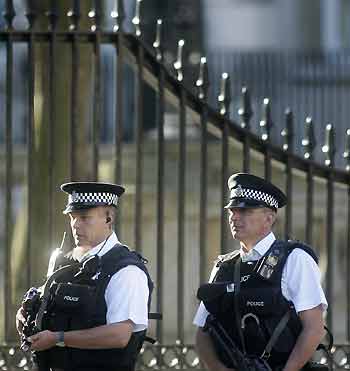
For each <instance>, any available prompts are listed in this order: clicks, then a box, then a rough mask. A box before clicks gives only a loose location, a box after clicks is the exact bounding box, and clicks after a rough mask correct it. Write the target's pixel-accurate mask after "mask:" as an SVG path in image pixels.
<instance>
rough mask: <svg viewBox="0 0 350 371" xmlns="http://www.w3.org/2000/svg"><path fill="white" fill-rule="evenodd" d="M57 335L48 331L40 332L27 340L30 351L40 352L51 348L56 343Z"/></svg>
mask: <svg viewBox="0 0 350 371" xmlns="http://www.w3.org/2000/svg"><path fill="white" fill-rule="evenodd" d="M57 337H58V335H57V333H56V332H53V331H49V330H44V331H40V332H38V333H36V334H34V335H32V336H30V337H29V338H28V341H29V342H30V343H31V345H30V349H31V350H37V351H42V350H46V349H49V348H52V347H53V346H55V345H56V343H57V340H58V339H57Z"/></svg>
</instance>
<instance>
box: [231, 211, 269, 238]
mask: <svg viewBox="0 0 350 371" xmlns="http://www.w3.org/2000/svg"><path fill="white" fill-rule="evenodd" d="M274 221H275V213H274V212H273V211H272V210H270V209H268V208H232V209H229V223H230V229H231V233H232V236H233V238H234V239H236V240H239V241H241V242H243V243H244V244H245V245H255V243H256V242H257V241H259V240H261V239H262V238H263V237H264V236H265V235H266V234H267V233H269V232H270V231H271V228H272V225H273V223H274Z"/></svg>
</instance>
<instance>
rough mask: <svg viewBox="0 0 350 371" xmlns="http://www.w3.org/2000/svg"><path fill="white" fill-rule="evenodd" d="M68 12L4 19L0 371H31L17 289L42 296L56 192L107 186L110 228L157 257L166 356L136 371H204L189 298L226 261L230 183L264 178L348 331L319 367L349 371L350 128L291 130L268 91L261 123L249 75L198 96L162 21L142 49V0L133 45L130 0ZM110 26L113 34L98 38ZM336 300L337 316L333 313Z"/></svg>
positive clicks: (146, 357)
mask: <svg viewBox="0 0 350 371" xmlns="http://www.w3.org/2000/svg"><path fill="white" fill-rule="evenodd" d="M69 4H70V7H69V9H68V13H67V14H66V15H64V14H62V13H60V12H59V9H61V8H60V7H59V3H58V2H56V1H51V2H50V8H49V9H45V11H44V10H43V9H39V10H38V9H37V8H34V7H32V6H31V5H32V3H31V2H28V8H27V10H26V12H25V17H26V22H27V29H15V28H14V25H13V24H14V19H15V16H16V14H15V11H14V7H13V2H12V1H10V0H8V1H6V2H5V9H4V12H3V20H4V24H5V26H4V29H2V30H0V83H1V91H0V93H1V94H2V97H4V99H2V100H1V101H0V105H1V108H2V110H1V119H0V122H1V126H0V139H1V140H0V156H1V162H0V164H1V165H0V172H1V181H0V187H1V194H2V195H3V196H2V198H0V206H3V207H2V208H1V209H2V210H3V211H2V214H1V216H0V218H1V220H0V221H3V223H1V225H2V229H1V230H0V244H1V255H0V265H1V266H2V267H3V268H4V269H2V270H1V271H2V272H4V273H3V274H2V276H1V281H0V289H1V292H0V293H1V295H2V297H3V303H4V306H3V308H2V309H1V310H0V318H1V321H0V323H1V325H2V326H1V331H0V334H1V335H2V342H3V346H2V347H1V348H0V368H1V369H8V370H20V369H23V370H25V369H30V368H31V363H30V362H31V360H30V355H28V354H25V353H23V352H22V351H21V350H20V349H19V348H18V344H17V337H16V333H15V329H14V313H15V312H16V308H18V306H19V305H20V300H21V295H22V294H23V292H24V290H25V289H26V288H28V287H29V286H30V285H40V284H41V283H42V277H44V275H45V269H43V267H44V266H45V261H47V259H48V256H49V251H50V249H51V248H52V247H55V246H56V245H57V244H58V243H59V240H60V235H61V233H62V231H63V230H64V229H65V228H66V226H65V224H64V220H63V217H62V215H61V210H62V208H63V204H64V199H63V198H62V196H61V195H60V194H59V192H58V187H59V184H60V183H63V182H64V181H70V180H103V181H113V182H116V183H121V184H124V185H126V188H127V192H126V195H125V196H123V197H124V200H122V202H121V205H120V207H119V206H118V207H119V209H118V215H117V216H118V217H117V222H116V229H117V231H118V236H119V237H121V236H122V238H123V239H124V237H125V239H126V242H127V243H128V244H129V243H130V246H131V247H132V248H134V249H135V250H137V251H139V252H142V254H143V255H145V256H147V257H149V261H150V263H149V264H150V271H151V274H152V277H153V278H154V280H155V282H156V289H155V295H154V298H153V304H152V306H153V307H154V309H156V310H157V311H160V312H162V313H163V318H164V320H163V321H162V322H158V323H156V324H151V328H150V332H151V333H153V335H154V336H155V337H156V338H157V340H158V343H157V344H156V345H152V346H148V345H147V346H145V347H144V348H143V350H142V352H141V355H140V358H139V363H138V369H139V370H147V369H169V368H175V369H184V370H185V369H192V368H193V369H200V368H201V367H202V366H201V365H200V363H199V360H198V357H197V355H196V353H195V350H194V346H193V339H194V332H195V329H194V328H193V326H192V318H193V314H194V312H195V309H196V306H197V301H196V299H195V291H196V289H197V287H198V286H199V284H200V283H201V282H204V281H206V279H207V276H208V272H209V271H210V267H211V264H212V260H213V259H214V258H215V256H216V255H218V254H219V253H225V252H227V251H229V250H231V249H232V242H231V240H230V238H229V233H228V229H227V220H226V218H227V216H226V214H225V211H224V209H223V206H224V205H225V204H226V202H227V178H228V177H229V175H230V174H232V173H233V172H235V171H246V172H252V173H256V174H257V175H261V176H264V177H265V178H266V179H270V180H272V181H273V182H276V184H278V185H279V186H280V187H281V188H282V189H284V190H285V192H286V195H287V197H288V204H287V207H286V210H285V211H284V213H283V212H282V215H281V222H280V224H278V225H277V227H276V228H277V229H278V232H279V234H281V235H282V237H286V238H289V237H300V238H301V239H303V240H306V242H307V243H309V244H311V245H313V246H314V247H315V248H316V250H317V252H318V254H319V255H320V267H321V270H322V274H323V281H324V284H325V289H326V294H327V297H328V298H329V302H330V306H329V310H328V314H327V325H328V327H329V328H331V329H332V330H333V331H340V332H341V331H343V332H341V341H338V342H337V338H336V339H335V340H336V345H335V346H334V348H333V349H332V351H331V356H328V355H326V354H322V353H321V354H319V355H318V357H319V359H320V360H321V361H322V362H324V363H325V362H328V363H330V364H331V366H332V367H333V368H334V369H347V368H349V367H350V366H349V364H350V360H349V359H348V354H349V346H348V342H349V338H350V330H349V329H350V327H349V326H350V325H349V323H350V321H349V313H350V306H349V305H350V304H349V303H350V286H349V282H350V273H349V272H350V269H349V264H350V259H349V245H350V235H349V232H348V228H347V225H348V222H349V215H350V196H349V195H350V193H349V189H350V188H349V184H350V173H349V171H350V156H349V152H350V129H346V128H342V130H343V132H342V133H340V132H339V131H338V130H336V127H337V122H336V121H334V122H332V124H329V123H328V122H327V125H325V127H324V129H322V130H320V129H317V130H315V120H314V119H313V118H312V117H311V115H310V116H308V115H304V114H303V115H304V116H306V117H304V116H303V117H297V115H294V114H293V111H292V110H291V109H290V108H287V109H286V107H285V106H283V107H282V105H284V103H285V101H284V98H283V100H277V102H278V111H279V112H280V113H281V114H280V115H279V117H280V118H278V119H277V116H275V115H274V109H275V105H274V104H275V102H274V98H273V96H274V95H275V94H272V92H271V91H267V92H262V93H261V94H260V92H259V94H257V96H258V97H259V102H258V104H259V106H260V108H259V111H261V115H254V111H256V106H257V104H256V96H254V94H250V90H249V88H248V86H247V85H246V82H249V85H251V86H252V88H253V89H254V86H260V85H259V83H258V82H257V81H258V78H257V76H255V75H254V78H252V79H251V80H250V81H248V79H246V80H247V81H244V79H245V77H244V76H243V77H242V76H241V75H240V73H241V72H242V71H243V69H242V70H240V69H238V68H236V69H232V71H228V70H226V71H216V69H217V67H216V66H217V65H218V63H216V62H217V61H215V58H214V57H213V56H211V57H210V56H209V58H206V57H204V56H203V57H202V58H201V59H200V62H199V65H198V78H197V77H196V78H195V79H194V80H195V83H194V84H192V85H190V83H189V81H190V80H191V79H190V78H189V76H187V75H186V72H185V71H186V68H185V67H186V62H185V61H184V50H185V48H186V47H187V46H186V41H185V40H182V39H181V40H179V42H178V45H177V59H176V60H175V61H171V63H169V61H166V60H165V39H166V35H163V31H162V27H163V21H162V20H161V19H159V20H158V21H157V24H156V25H155V27H154V31H155V37H154V40H155V41H154V43H153V46H150V45H148V44H147V43H146V42H145V39H144V35H143V24H142V21H143V19H142V6H143V4H142V2H141V1H140V0H138V1H136V3H135V16H134V18H133V19H132V20H131V24H132V25H133V27H134V32H133V33H131V32H126V30H125V23H126V22H125V21H126V16H125V9H124V3H123V1H120V0H119V1H117V0H116V1H114V2H113V5H114V7H113V8H112V9H109V8H108V6H107V4H110V3H107V2H106V3H105V2H103V1H97V0H96V1H92V5H91V7H90V6H88V5H87V4H86V2H80V1H77V0H75V1H72V2H70V3H69ZM61 12H62V9H61ZM103 13H104V14H103ZM106 13H110V16H108V18H109V20H113V27H112V29H105V28H104V26H103V22H102V19H104V18H103V16H104V15H105V14H106ZM86 14H88V17H86V16H85V15H86ZM248 57H249V56H247V55H246V56H244V58H243V57H242V60H241V62H240V65H243V66H244V68H246V69H247V68H248V67H249V66H251V65H253V64H254V63H255V62H254V60H255V59H254V58H252V59H249V58H248ZM211 61H213V66H214V67H211V65H210V63H211ZM243 61H244V63H243ZM234 65H235V64H234ZM229 72H230V73H229ZM235 72H237V75H236V76H234V73H235ZM299 72H300V71H299ZM247 73H248V74H249V69H248V72H247ZM300 73H302V71H301V72H300ZM214 74H215V78H216V81H215V82H214V83H212V82H211V81H209V80H212V78H213V77H214V76H213V75H214ZM242 74H243V72H242ZM18 75H19V76H21V79H20V80H18ZM231 75H232V77H231ZM239 76H241V77H242V78H241V80H239ZM209 77H211V79H209ZM343 77H344V76H342V75H340V77H339V79H340V80H341V83H342V84H343ZM232 79H234V80H232ZM337 79H338V77H337ZM19 81H20V83H19ZM237 81H240V83H239V85H240V87H239V89H240V91H239V94H238V93H237V92H236V90H237V88H238V85H237ZM210 83H212V85H213V86H212V87H211V88H210ZM243 83H244V86H241V85H243ZM19 87H21V89H19ZM232 88H233V89H232ZM234 89H236V90H234ZM20 90H21V93H19V91H20ZM256 90H257V88H256ZM270 93H271V96H272V97H269V95H268V94H270ZM18 94H22V95H21V98H19V99H18V100H17V97H18ZM265 94H266V95H265ZM276 94H277V93H276ZM305 94H306V92H305ZM337 94H341V91H340V92H337ZM260 95H261V96H260ZM287 95H288V94H287V93H286V97H287ZM14 97H16V99H15V98H14ZM214 97H215V101H216V102H215V105H217V106H218V108H217V109H216V108H214V103H213V102H214ZM260 98H261V99H260ZM18 101H19V102H21V104H18ZM307 101H308V100H307ZM236 103H237V104H236ZM322 104H326V100H322ZM236 105H238V109H237V115H236V109H233V108H234V107H235V106H236ZM322 109H324V107H323V106H322ZM259 116H261V117H259ZM255 117H258V120H257V121H258V122H257V124H256V125H255V124H254V122H253V120H254V119H255ZM281 117H282V118H281ZM17 119H18V120H19V121H21V120H22V122H24V125H23V127H22V128H21V127H20V125H18V121H17ZM296 121H298V123H299V124H298V126H299V127H300V122H303V124H302V130H296V126H297V125H296ZM318 124H319V123H318ZM316 127H319V125H316ZM23 128H25V132H22V129H23ZM253 128H258V129H259V130H257V129H253ZM299 129H300V128H299ZM18 132H19V133H20V140H18V136H16V135H17V134H16V133H18ZM301 132H302V134H300V133H301ZM337 136H341V137H342V143H343V144H344V146H343V147H344V148H339V146H337V143H339V142H337V139H336V137H337ZM277 137H278V140H276V138H277ZM316 137H317V138H318V139H317V141H316V139H315V138H316ZM319 138H322V144H321V142H320V139H319ZM316 142H317V143H316ZM317 151H318V153H321V154H322V155H323V159H322V161H321V162H320V161H319V156H315V152H317ZM337 156H338V159H339V157H342V158H343V160H344V163H343V164H342V165H341V167H340V166H338V165H337V164H338V163H340V161H338V162H336V158H337ZM336 165H337V166H336ZM66 245H70V241H69V238H67V241H65V246H66ZM214 245H215V246H214ZM66 247H67V246H66ZM39 258H40V261H39ZM344 281H345V282H344ZM340 286H341V287H343V290H344V291H342V295H343V301H341V302H340V303H339V305H337V304H336V300H335V299H336V298H337V295H339V287H340ZM344 292H345V294H344ZM344 298H345V299H344ZM343 302H344V303H343ZM333 303H334V305H333ZM343 304H344V306H345V309H344V306H343ZM189 308H190V309H189ZM338 316H340V317H341V320H339V319H338ZM339 323H341V324H340V325H339ZM344 329H345V330H344ZM344 331H345V332H344Z"/></svg>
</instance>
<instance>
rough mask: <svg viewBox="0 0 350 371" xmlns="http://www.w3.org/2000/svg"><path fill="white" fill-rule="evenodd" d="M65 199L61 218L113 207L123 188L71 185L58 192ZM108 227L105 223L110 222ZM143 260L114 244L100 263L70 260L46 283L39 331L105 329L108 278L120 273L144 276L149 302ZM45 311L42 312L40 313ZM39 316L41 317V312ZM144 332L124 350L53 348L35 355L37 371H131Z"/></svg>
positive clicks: (150, 286)
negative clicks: (134, 269)
mask: <svg viewBox="0 0 350 371" xmlns="http://www.w3.org/2000/svg"><path fill="white" fill-rule="evenodd" d="M61 189H62V190H63V191H64V192H66V193H67V194H68V204H67V206H66V208H65V210H64V212H63V213H64V214H67V213H70V212H72V211H75V210H80V209H87V208H91V207H96V206H114V207H116V206H117V203H118V199H119V197H120V196H121V195H122V194H123V192H124V188H123V187H121V186H119V185H116V184H109V183H95V182H72V183H66V184H63V185H62V186H61ZM106 222H109V221H108V220H107V221H106ZM144 263H145V261H144V259H143V258H142V257H141V256H140V255H139V254H137V253H136V252H132V251H129V249H128V248H127V247H126V246H124V245H120V244H117V245H116V246H114V247H113V248H111V249H110V250H109V251H108V252H107V253H105V254H104V255H102V256H101V257H99V256H98V255H97V254H96V255H92V256H90V257H89V258H88V259H86V260H85V261H82V262H81V263H78V262H76V261H74V259H72V257H71V256H70V257H69V256H68V257H66V258H65V259H63V260H62V261H61V263H60V267H58V268H59V269H57V270H56V271H55V272H54V273H53V274H52V275H51V277H49V278H48V281H47V282H46V286H47V287H46V286H45V290H46V293H45V290H44V294H43V298H44V299H43V300H42V303H44V304H45V305H44V307H43V306H42V307H41V309H39V312H38V313H41V320H40V325H41V326H40V330H45V329H48V330H51V331H70V330H82V329H89V328H94V327H97V326H101V325H104V324H106V313H107V305H106V302H105V297H104V296H105V290H106V287H107V285H108V283H109V281H110V279H111V277H112V276H113V275H114V274H115V273H117V272H118V271H119V270H120V269H122V268H124V267H126V266H129V265H135V266H137V267H138V268H140V269H141V270H142V271H143V272H144V273H145V274H146V276H147V281H148V289H149V299H148V309H149V307H150V297H151V293H152V289H153V283H152V280H151V278H150V276H149V274H148V271H147V269H146V267H145V264H144ZM43 308H45V311H42V309H43ZM40 311H41V312H40ZM145 332H146V331H140V332H136V333H133V334H132V336H131V339H130V341H129V343H128V345H127V346H126V347H125V348H115V349H78V348H70V347H59V346H55V347H53V348H51V349H48V350H45V351H42V352H36V355H35V356H36V359H37V363H38V365H39V370H40V371H41V370H45V371H46V370H49V369H50V368H51V369H53V370H64V371H132V370H134V367H135V362H136V357H137V355H138V353H139V350H140V348H141V346H142V342H143V341H144V339H145Z"/></svg>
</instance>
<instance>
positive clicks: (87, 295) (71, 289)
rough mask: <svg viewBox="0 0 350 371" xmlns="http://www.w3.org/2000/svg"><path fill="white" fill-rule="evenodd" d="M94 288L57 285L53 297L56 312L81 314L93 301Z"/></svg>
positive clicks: (68, 284)
mask: <svg viewBox="0 0 350 371" xmlns="http://www.w3.org/2000/svg"><path fill="white" fill-rule="evenodd" d="M94 294H95V287H93V286H88V285H78V284H71V283H59V284H58V285H57V289H56V291H55V294H54V297H53V303H54V305H55V307H56V310H59V311H62V312H66V313H74V312H77V311H79V312H80V313H81V314H82V313H84V312H86V310H87V309H88V308H89V307H91V303H93V302H94V301H95V297H94Z"/></svg>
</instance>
